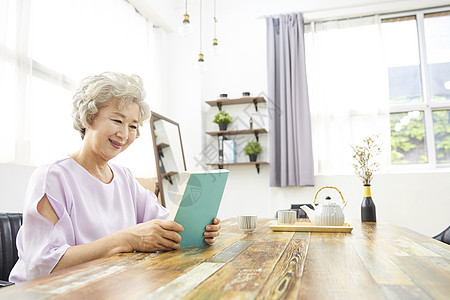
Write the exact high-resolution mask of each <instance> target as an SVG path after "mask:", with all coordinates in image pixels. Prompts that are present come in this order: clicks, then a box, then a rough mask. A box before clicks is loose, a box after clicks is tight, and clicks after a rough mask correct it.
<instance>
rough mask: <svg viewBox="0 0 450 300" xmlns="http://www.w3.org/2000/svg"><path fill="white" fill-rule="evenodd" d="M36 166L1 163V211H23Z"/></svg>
mask: <svg viewBox="0 0 450 300" xmlns="http://www.w3.org/2000/svg"><path fill="white" fill-rule="evenodd" d="M34 169H35V168H34V167H27V166H20V165H12V164H0V212H22V211H23V200H24V199H25V192H26V189H27V186H28V179H29V178H30V176H31V174H32V173H33V171H34Z"/></svg>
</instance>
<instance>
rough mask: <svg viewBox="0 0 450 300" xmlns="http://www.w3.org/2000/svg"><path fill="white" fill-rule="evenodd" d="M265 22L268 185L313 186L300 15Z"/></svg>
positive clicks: (270, 18)
mask: <svg viewBox="0 0 450 300" xmlns="http://www.w3.org/2000/svg"><path fill="white" fill-rule="evenodd" d="M266 21H267V66H268V80H269V86H268V88H269V91H268V92H269V99H268V100H269V149H270V185H271V186H280V187H284V186H307V185H314V163H313V155H312V142H311V119H310V113H309V100H308V87H307V82H306V65H305V47H304V38H303V16H302V14H301V13H295V14H289V15H282V16H280V17H279V18H274V17H267V19H266Z"/></svg>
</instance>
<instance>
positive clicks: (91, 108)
mask: <svg viewBox="0 0 450 300" xmlns="http://www.w3.org/2000/svg"><path fill="white" fill-rule="evenodd" d="M143 99H144V92H143V88H142V82H141V79H140V78H139V77H138V76H136V75H132V76H126V75H123V74H118V73H103V74H100V75H98V76H92V77H88V78H86V79H84V80H83V81H82V82H81V86H80V88H79V89H78V90H77V91H76V93H75V95H74V101H73V114H72V115H73V119H74V127H75V129H77V130H78V131H79V132H80V134H81V138H82V140H83V143H82V145H81V148H80V149H79V150H78V151H76V152H75V153H73V154H71V155H69V156H68V157H66V158H64V159H61V160H58V161H56V162H54V163H53V164H50V165H46V166H42V167H40V168H38V169H37V170H36V171H35V172H34V174H33V175H32V177H31V179H30V182H29V186H28V190H27V195H26V203H25V211H24V222H23V226H22V227H21V229H20V231H19V234H18V236H17V247H18V252H19V260H18V262H17V264H16V265H15V266H14V268H13V270H12V272H11V275H10V281H12V282H20V281H24V280H30V279H34V278H38V277H40V276H43V275H47V274H49V273H51V272H54V271H57V270H61V269H64V268H68V267H71V266H74V265H78V264H81V263H84V262H87V261H91V260H94V259H97V258H101V257H107V256H111V255H114V254H116V253H120V252H133V251H146V252H153V251H158V250H172V249H178V248H179V244H178V243H179V242H180V241H181V237H180V235H179V234H178V232H181V231H183V227H182V226H181V225H180V224H178V223H176V222H174V221H170V220H166V219H167V216H168V213H169V212H168V211H167V210H166V209H165V208H164V207H162V206H161V205H160V204H159V203H158V201H157V199H156V196H155V195H154V194H153V193H152V192H150V191H149V190H146V189H144V188H143V187H142V186H141V185H140V184H139V183H138V182H137V181H136V180H135V179H134V177H133V175H132V174H131V172H130V170H128V169H127V168H124V167H120V166H117V165H115V164H113V163H111V162H110V160H111V159H112V158H114V157H115V156H116V155H118V154H119V153H120V152H122V151H124V150H125V149H126V148H128V146H130V145H131V143H133V141H134V140H135V139H136V138H137V137H138V136H139V126H140V125H142V122H143V121H144V120H145V119H146V118H148V117H149V108H148V105H147V104H146V103H145V102H144V101H143ZM205 225H206V224H205ZM219 230H220V225H219V220H218V219H217V218H215V219H214V224H210V225H208V226H206V231H205V233H204V235H205V241H206V242H207V243H210V244H211V243H213V242H214V238H215V237H217V236H218V235H219Z"/></svg>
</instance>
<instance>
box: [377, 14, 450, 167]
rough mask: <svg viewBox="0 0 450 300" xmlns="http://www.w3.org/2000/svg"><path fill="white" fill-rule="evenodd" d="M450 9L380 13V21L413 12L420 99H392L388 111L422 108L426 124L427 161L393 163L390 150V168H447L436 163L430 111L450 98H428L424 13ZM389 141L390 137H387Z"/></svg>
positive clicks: (444, 106) (445, 104)
mask: <svg viewBox="0 0 450 300" xmlns="http://www.w3.org/2000/svg"><path fill="white" fill-rule="evenodd" d="M445 11H450V6H444V7H438V8H431V9H420V10H413V11H405V12H400V13H392V14H383V15H380V21H383V20H385V19H393V18H402V17H408V16H414V17H415V20H416V26H417V39H418V43H419V45H418V50H419V61H420V76H421V82H422V96H423V101H422V102H420V103H395V104H389V114H392V113H402V112H410V111H414V110H418V111H423V112H424V123H425V124H424V126H425V144H426V151H427V157H428V162H427V163H424V164H419V163H414V164H392V158H391V156H390V153H391V152H389V169H390V170H392V171H402V170H413V169H414V170H430V169H436V170H439V171H441V170H442V168H450V163H437V160H436V143H435V138H434V137H435V136H434V127H433V111H436V110H450V100H441V101H431V90H430V74H429V72H428V61H427V53H426V41H425V23H424V20H425V15H427V14H432V13H439V12H445ZM389 141H390V140H389Z"/></svg>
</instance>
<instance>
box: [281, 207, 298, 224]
mask: <svg viewBox="0 0 450 300" xmlns="http://www.w3.org/2000/svg"><path fill="white" fill-rule="evenodd" d="M295 222H297V212H296V211H293V210H286V211H279V212H278V223H280V224H294V223H295Z"/></svg>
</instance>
